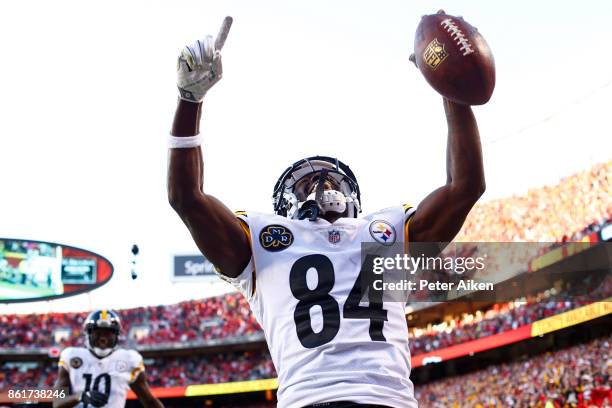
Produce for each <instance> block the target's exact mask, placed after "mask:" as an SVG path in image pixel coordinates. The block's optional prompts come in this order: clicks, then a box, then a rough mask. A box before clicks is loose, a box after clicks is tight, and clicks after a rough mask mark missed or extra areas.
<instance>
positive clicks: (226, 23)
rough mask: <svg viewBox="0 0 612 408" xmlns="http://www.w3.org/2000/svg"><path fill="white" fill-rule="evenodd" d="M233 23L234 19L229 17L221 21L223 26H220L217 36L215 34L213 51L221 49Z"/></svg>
mask: <svg viewBox="0 0 612 408" xmlns="http://www.w3.org/2000/svg"><path fill="white" fill-rule="evenodd" d="M233 21H234V19H233V18H231V17H230V16H227V17H225V18H224V19H223V24H221V29H220V30H219V34H217V39H216V40H215V50H220V49H221V48H223V44H225V40H226V39H227V35H228V34H229V30H230V27H231V26H232V22H233Z"/></svg>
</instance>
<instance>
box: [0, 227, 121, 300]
mask: <svg viewBox="0 0 612 408" xmlns="http://www.w3.org/2000/svg"><path fill="white" fill-rule="evenodd" d="M112 275H113V266H112V264H111V263H110V261H108V259H106V258H104V257H103V256H101V255H98V254H96V253H94V252H91V251H88V250H85V249H81V248H75V247H72V246H68V245H62V244H57V243H53V242H44V241H34V240H23V239H12V238H0V302H2V303H11V302H31V301H36V300H49V299H53V298H57V297H64V296H71V295H76V294H79V293H83V292H87V291H89V290H92V289H95V288H97V287H100V286H101V285H103V284H105V283H106V282H108V281H109V280H110V278H111V277H112Z"/></svg>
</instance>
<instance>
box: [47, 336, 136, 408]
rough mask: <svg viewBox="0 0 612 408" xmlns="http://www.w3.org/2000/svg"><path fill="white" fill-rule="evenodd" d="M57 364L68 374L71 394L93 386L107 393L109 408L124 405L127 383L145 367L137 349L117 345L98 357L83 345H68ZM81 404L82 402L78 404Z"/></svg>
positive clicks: (128, 385)
mask: <svg viewBox="0 0 612 408" xmlns="http://www.w3.org/2000/svg"><path fill="white" fill-rule="evenodd" d="M59 365H60V366H61V367H64V369H66V370H67V371H68V374H69V375H70V391H71V393H73V394H76V393H80V392H83V391H86V390H96V391H99V392H102V393H105V394H107V395H108V396H109V397H108V403H107V404H106V405H104V406H105V407H108V408H118V407H121V408H123V407H124V406H125V400H126V396H127V392H128V389H129V387H130V384H131V383H133V382H134V381H135V380H136V378H137V377H138V375H139V374H140V373H141V372H143V371H144V363H143V361H142V356H141V355H140V353H138V352H137V351H136V350H127V349H121V348H120V349H117V350H115V351H113V352H112V353H111V354H110V355H109V356H107V357H104V358H98V357H96V356H94V355H93V354H92V353H91V352H90V351H89V350H88V349H87V348H85V347H68V348H66V349H64V350H63V351H62V353H61V354H60V360H59ZM77 407H79V408H81V407H82V408H86V407H84V405H83V403H80V404H79V405H77Z"/></svg>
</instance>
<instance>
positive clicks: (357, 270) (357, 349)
mask: <svg viewBox="0 0 612 408" xmlns="http://www.w3.org/2000/svg"><path fill="white" fill-rule="evenodd" d="M413 211H414V210H413V209H412V208H410V207H408V206H404V207H401V206H398V207H394V208H389V209H386V210H383V211H380V212H377V213H374V214H371V215H369V216H366V217H363V218H340V219H338V220H337V221H336V222H334V223H333V224H330V223H329V222H328V221H326V220H324V219H317V220H316V221H309V220H291V219H287V218H285V217H281V216H277V215H265V214H257V213H250V212H249V213H248V214H247V213H244V212H242V213H237V214H238V217H239V218H240V219H241V220H242V221H243V222H244V223H245V224H246V225H248V228H247V227H246V225H245V226H244V227H245V231H248V233H249V236H250V241H251V248H252V255H253V256H252V259H251V262H250V263H249V265H248V266H247V267H246V269H245V270H244V271H243V272H242V273H241V275H239V276H238V277H237V278H235V279H228V280H229V281H230V282H231V283H232V284H234V285H235V286H236V287H237V288H238V289H239V290H240V291H241V292H242V293H243V294H244V295H245V297H246V298H247V300H248V301H249V304H250V306H251V309H252V311H253V314H254V316H255V317H256V319H257V320H258V322H259V323H260V324H261V326H262V327H263V329H264V333H265V336H266V341H267V343H268V347H269V349H270V353H271V356H272V360H273V362H274V365H275V367H276V370H277V372H278V381H279V389H278V407H279V408H301V407H303V406H305V405H309V404H314V403H323V402H333V401H353V402H357V403H362V404H378V405H386V406H390V407H397V408H411V407H417V402H416V400H415V398H414V389H413V384H412V382H411V381H410V379H409V376H410V351H409V349H408V329H407V324H406V316H405V305H404V303H402V302H384V303H382V302H377V304H376V305H373V304H368V302H367V298H365V302H364V301H363V300H361V290H357V289H360V283H359V280H360V279H361V278H360V274H361V269H362V268H361V265H362V260H361V245H362V243H379V244H383V245H390V244H394V243H397V244H405V237H406V236H407V226H406V224H407V222H408V220H409V217H410V216H411V215H412V213H413ZM226 279H227V278H226ZM357 292H359V293H357Z"/></svg>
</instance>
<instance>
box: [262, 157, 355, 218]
mask: <svg viewBox="0 0 612 408" xmlns="http://www.w3.org/2000/svg"><path fill="white" fill-rule="evenodd" d="M321 178H324V180H323V184H322V185H321V183H320V179H321ZM272 198H273V203H274V212H275V213H276V214H278V215H281V216H284V217H288V218H292V219H304V218H309V219H310V220H311V221H314V220H315V219H316V218H317V217H318V215H319V214H325V213H326V212H334V213H341V214H342V215H343V216H346V217H357V214H358V213H359V212H361V205H360V198H361V197H360V193H359V185H358V184H357V180H356V179H355V175H354V174H353V172H352V171H351V169H350V168H349V167H348V166H347V165H345V164H344V163H342V162H341V161H339V160H338V159H335V158H332V157H328V156H313V157H308V158H306V159H303V160H300V161H298V162H296V163H294V164H293V165H292V166H291V167H289V168H287V170H285V171H284V172H283V174H282V175H281V177H280V178H279V179H278V181H277V182H276V185H275V186H274V194H273V196H272Z"/></svg>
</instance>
